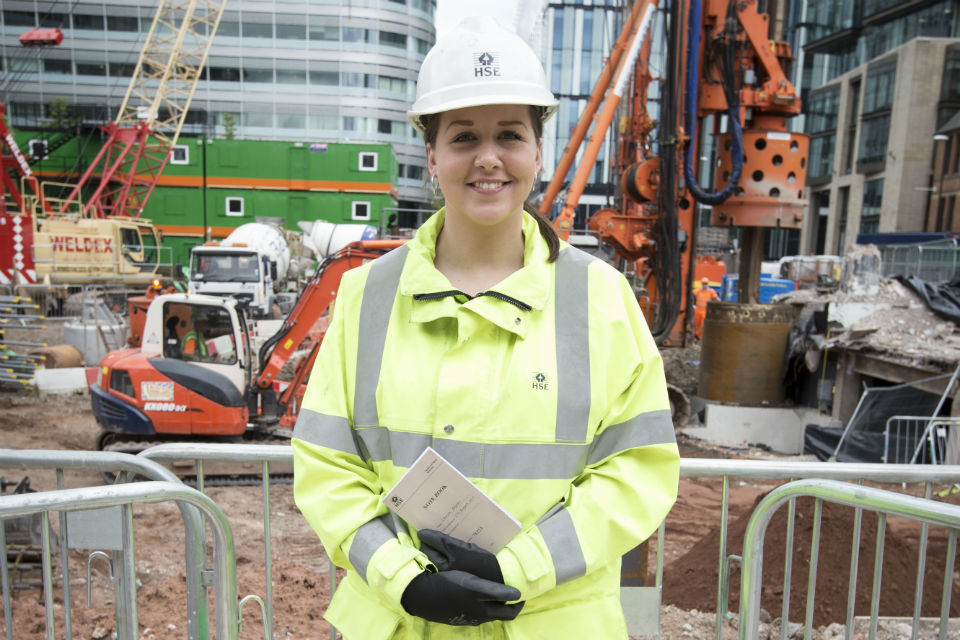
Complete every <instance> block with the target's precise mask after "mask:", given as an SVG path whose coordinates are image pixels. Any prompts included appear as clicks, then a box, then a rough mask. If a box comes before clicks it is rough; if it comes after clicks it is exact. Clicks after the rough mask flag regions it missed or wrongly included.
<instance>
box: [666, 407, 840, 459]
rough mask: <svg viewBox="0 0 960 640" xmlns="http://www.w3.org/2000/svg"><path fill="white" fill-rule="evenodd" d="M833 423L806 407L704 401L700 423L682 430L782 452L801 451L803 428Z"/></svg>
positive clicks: (733, 444)
mask: <svg viewBox="0 0 960 640" xmlns="http://www.w3.org/2000/svg"><path fill="white" fill-rule="evenodd" d="M808 424H818V425H821V426H826V425H830V424H833V421H832V420H831V418H830V416H828V415H827V416H825V415H820V414H819V413H817V411H816V410H815V409H810V408H807V407H741V406H737V405H728V404H716V403H712V402H709V401H708V402H707V403H706V411H705V416H704V424H703V425H702V426H699V425H698V426H688V427H686V428H684V429H683V433H684V434H686V435H688V436H690V437H691V438H699V439H701V440H706V441H707V442H712V443H714V444H719V445H722V446H726V447H747V446H750V445H758V444H759V445H763V446H766V447H769V448H770V449H771V450H772V451H775V452H777V453H782V454H786V455H800V454H802V453H803V428H804V427H805V426H806V425H808Z"/></svg>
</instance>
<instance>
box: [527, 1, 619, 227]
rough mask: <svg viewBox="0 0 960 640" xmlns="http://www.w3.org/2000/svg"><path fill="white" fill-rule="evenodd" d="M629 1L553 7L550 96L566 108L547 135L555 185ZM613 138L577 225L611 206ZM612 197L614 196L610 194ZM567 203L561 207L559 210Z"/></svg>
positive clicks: (548, 24)
mask: <svg viewBox="0 0 960 640" xmlns="http://www.w3.org/2000/svg"><path fill="white" fill-rule="evenodd" d="M624 4H625V2H624V0H580V1H574V0H560V1H557V2H550V3H549V5H548V8H547V11H546V14H545V26H544V29H543V36H542V37H543V42H542V47H543V49H544V54H545V55H544V60H545V64H544V66H545V67H546V72H547V79H548V81H549V83H550V90H551V91H553V93H554V95H555V96H556V97H557V99H558V100H559V101H560V107H559V109H558V111H557V114H556V116H554V117H553V118H552V119H551V120H550V121H549V122H547V126H546V129H545V131H544V145H543V166H544V171H543V176H544V178H545V179H546V180H549V179H550V178H551V177H552V176H553V173H554V168H555V167H556V166H557V163H558V162H559V160H560V157H561V156H562V155H563V151H564V149H566V147H567V143H568V142H569V141H570V134H571V132H572V131H573V128H574V127H575V126H576V125H577V121H578V119H579V117H580V114H581V113H583V111H584V109H585V108H586V106H587V101H588V100H589V99H590V94H591V93H592V92H593V86H594V84H595V83H596V81H597V78H598V77H599V76H600V73H601V72H602V71H603V67H604V64H605V62H606V58H607V57H608V56H609V55H610V51H611V50H612V49H613V44H614V42H616V39H617V36H618V35H619V34H620V28H621V25H622V20H623V7H624ZM612 129H613V128H612V127H611V132H608V133H607V139H606V142H604V144H603V147H602V148H601V150H600V153H599V154H598V156H597V160H596V162H595V163H594V167H593V170H592V171H591V173H590V178H589V180H588V182H587V186H586V188H585V190H584V193H583V196H582V197H581V198H580V205H579V206H578V208H577V224H578V226H579V225H580V224H581V223H582V220H583V219H584V216H586V215H589V214H592V213H594V212H595V211H597V210H598V209H600V208H601V207H604V206H608V202H607V196H608V192H609V191H610V185H611V184H613V183H614V182H615V179H614V178H613V177H612V176H611V174H610V163H609V161H608V159H609V156H610V155H611V154H610V151H611V147H610V145H611V144H613V141H614V140H615V139H614V138H613V133H612ZM581 157H582V153H581V154H580V155H579V156H578V157H577V162H575V163H574V165H573V167H572V168H571V170H570V172H569V174H568V175H567V180H571V179H573V176H574V173H575V171H576V168H577V166H579V164H580V158H581ZM609 195H612V193H610V194H609ZM562 204H563V203H562V202H560V199H559V198H558V202H557V203H556V205H555V206H556V207H558V209H557V210H559V206H561V205H562Z"/></svg>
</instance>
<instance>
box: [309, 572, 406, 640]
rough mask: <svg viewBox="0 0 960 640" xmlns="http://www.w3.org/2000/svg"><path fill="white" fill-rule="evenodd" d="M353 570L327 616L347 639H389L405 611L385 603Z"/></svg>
mask: <svg viewBox="0 0 960 640" xmlns="http://www.w3.org/2000/svg"><path fill="white" fill-rule="evenodd" d="M356 582H361V583H362V581H361V580H360V578H359V576H357V575H356V574H355V573H353V572H352V571H351V572H349V573H348V574H347V577H346V579H345V580H344V581H343V582H342V583H340V585H339V586H338V587H337V590H336V591H335V592H334V594H333V599H332V600H331V601H330V606H329V607H327V611H326V613H324V614H323V617H324V619H326V621H327V622H329V623H330V624H332V625H333V626H335V627H336V628H337V630H339V631H340V633H342V634H343V637H344V640H388V639H389V638H392V637H393V635H394V633H395V632H396V630H397V627H398V626H399V624H400V619H401V617H402V616H401V615H400V614H399V613H398V612H396V611H393V610H392V609H390V608H389V607H387V606H385V605H384V604H383V603H382V602H380V600H379V599H378V598H377V597H376V596H375V595H374V594H372V593H370V592H369V588H368V587H367V586H366V585H365V584H361V585H356V584H355V583H356Z"/></svg>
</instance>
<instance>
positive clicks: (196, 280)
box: [188, 222, 295, 318]
mask: <svg viewBox="0 0 960 640" xmlns="http://www.w3.org/2000/svg"><path fill="white" fill-rule="evenodd" d="M289 269H290V246H289V244H288V243H287V239H286V237H285V236H284V232H283V230H282V229H280V228H278V227H275V226H274V225H272V224H267V223H263V222H251V223H248V224H244V225H241V226H239V227H237V228H236V229H234V230H233V231H232V232H231V233H230V235H228V236H227V237H226V238H224V239H223V240H222V241H220V242H208V243H206V244H203V245H200V246H197V247H194V248H193V249H192V250H191V251H190V272H189V274H188V281H189V284H188V292H189V293H202V294H205V295H212V296H220V297H233V298H236V299H237V300H238V301H239V302H240V306H241V307H242V308H245V309H247V311H248V312H249V313H250V315H251V316H252V317H255V318H269V317H271V316H279V315H282V314H284V313H285V312H286V311H288V310H289V309H284V308H282V307H284V306H287V305H286V304H282V305H281V304H280V302H281V299H282V301H283V302H287V301H289V303H290V304H291V305H292V303H293V301H294V297H295V294H293V295H290V296H282V295H280V294H281V293H282V290H283V289H284V287H285V284H286V282H287V272H288V270H289ZM275 306H276V309H275Z"/></svg>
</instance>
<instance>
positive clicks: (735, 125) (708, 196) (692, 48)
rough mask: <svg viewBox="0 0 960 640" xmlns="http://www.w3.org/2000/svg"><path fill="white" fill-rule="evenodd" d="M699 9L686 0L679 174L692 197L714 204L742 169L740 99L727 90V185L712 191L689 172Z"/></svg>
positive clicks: (697, 4) (698, 4) (730, 192)
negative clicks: (683, 151)
mask: <svg viewBox="0 0 960 640" xmlns="http://www.w3.org/2000/svg"><path fill="white" fill-rule="evenodd" d="M701 9H702V5H701V0H690V19H689V20H688V21H687V29H688V34H687V43H688V45H687V47H688V48H687V78H686V80H687V87H686V93H687V98H686V103H687V104H686V114H685V116H686V117H685V119H684V127H686V130H687V133H688V134H689V135H690V141H689V142H688V143H687V152H686V154H685V156H686V157H685V158H684V161H683V177H684V179H685V180H686V182H687V188H688V189H689V190H690V193H691V194H692V195H693V198H694V200H696V201H697V202H700V203H703V204H709V205H716V204H720V203H722V202H723V201H724V200H726V199H727V198H729V197H730V196H731V195H733V192H734V190H735V189H736V188H737V183H738V182H739V181H740V173H741V171H743V131H742V130H741V128H740V103H739V101H738V100H737V92H736V91H728V92H727V95H728V96H730V97H732V98H733V99H729V98H728V100H727V103H728V105H727V119H728V120H729V121H730V133H731V138H732V139H733V140H732V143H733V144H732V149H731V154H730V157H731V159H732V163H733V170H732V171H731V172H730V180H729V181H728V182H727V186H725V187H724V188H723V189H721V190H720V191H717V192H715V193H710V192H707V191H704V189H703V188H702V187H701V186H700V184H699V183H698V182H697V180H696V178H695V177H694V175H693V156H694V155H695V151H696V146H695V143H696V140H694V135H695V133H696V122H697V85H698V82H699V79H700V78H699V76H700V18H701Z"/></svg>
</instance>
